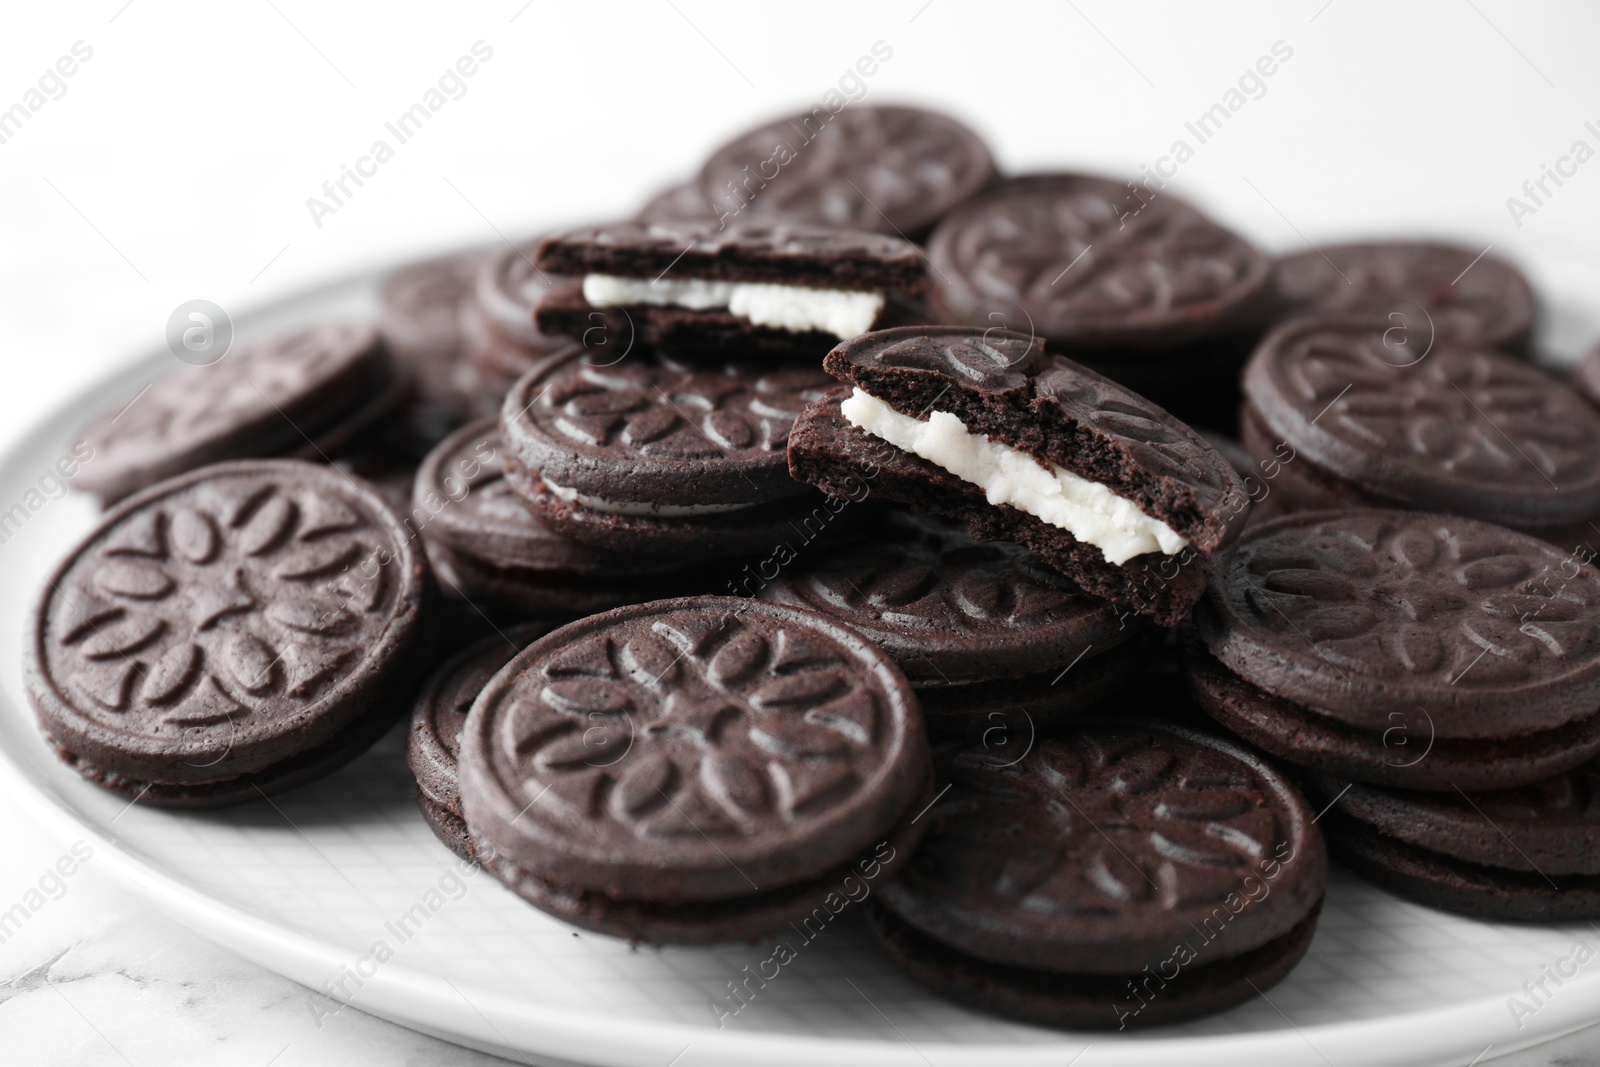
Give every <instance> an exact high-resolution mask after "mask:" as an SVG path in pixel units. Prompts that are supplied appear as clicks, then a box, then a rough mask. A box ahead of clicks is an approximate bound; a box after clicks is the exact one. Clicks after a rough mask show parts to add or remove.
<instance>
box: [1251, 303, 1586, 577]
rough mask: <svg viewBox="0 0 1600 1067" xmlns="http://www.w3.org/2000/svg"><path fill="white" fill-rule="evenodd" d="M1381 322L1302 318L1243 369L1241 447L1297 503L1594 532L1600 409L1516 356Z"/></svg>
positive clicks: (1543, 530) (1552, 531) (1270, 339)
mask: <svg viewBox="0 0 1600 1067" xmlns="http://www.w3.org/2000/svg"><path fill="white" fill-rule="evenodd" d="M1397 329H1398V328H1396V327H1395V326H1393V324H1391V323H1389V322H1388V321H1387V320H1383V319H1359V318H1321V319H1301V320H1297V321H1294V322H1289V323H1286V324H1284V325H1283V326H1280V327H1279V328H1278V329H1276V330H1274V331H1273V332H1272V333H1271V334H1269V335H1268V336H1267V339H1266V340H1265V341H1263V342H1262V344H1261V347H1260V348H1259V349H1257V351H1256V354H1255V355H1254V356H1253V357H1252V358H1251V360H1250V365H1249V367H1248V368H1247V369H1246V371H1245V378H1244V389H1245V396H1246V401H1247V403H1246V407H1245V412H1244V418H1243V437H1244V444H1245V447H1246V448H1247V449H1248V450H1249V451H1250V452H1251V454H1252V455H1255V456H1256V457H1257V458H1259V459H1266V458H1268V457H1275V458H1277V459H1280V460H1284V457H1288V459H1286V460H1284V462H1283V468H1284V469H1283V475H1282V477H1281V478H1280V479H1279V481H1278V483H1277V486H1276V487H1275V488H1276V489H1277V491H1279V492H1281V493H1283V494H1284V497H1285V500H1286V502H1290V503H1292V504H1293V505H1294V506H1295V507H1298V508H1300V509H1305V508H1313V507H1330V506H1335V505H1341V504H1353V503H1365V504H1368V505H1371V506H1379V507H1382V506H1398V507H1406V508H1412V509H1415V510H1418V511H1447V512H1452V513H1454V514H1458V515H1465V516H1468V517H1471V518H1476V519H1484V520H1486V521H1489V522H1494V523H1498V524H1500V525H1503V526H1510V527H1512V528H1514V529H1519V530H1526V531H1528V532H1531V533H1537V534H1539V535H1540V536H1543V537H1546V538H1547V539H1551V540H1558V541H1560V542H1561V543H1563V544H1569V545H1570V544H1571V543H1573V542H1572V541H1570V540H1568V537H1569V536H1572V537H1579V536H1584V535H1587V536H1588V537H1589V538H1590V539H1591V540H1593V539H1594V538H1595V536H1596V535H1595V534H1594V531H1593V530H1592V529H1589V528H1588V525H1587V524H1588V521H1589V520H1590V519H1592V518H1593V517H1595V516H1596V515H1600V412H1596V411H1595V410H1594V409H1593V408H1591V407H1590V406H1589V405H1588V404H1586V403H1585V402H1584V400H1583V398H1582V397H1580V396H1578V395H1577V394H1576V393H1575V392H1573V391H1572V390H1571V389H1570V388H1568V387H1567V386H1565V385H1563V384H1562V383H1560V382H1558V381H1556V380H1554V379H1553V378H1550V377H1549V376H1548V375H1546V374H1545V373H1544V372H1543V371H1540V370H1538V369H1537V368H1535V367H1533V366H1530V365H1529V364H1527V363H1524V362H1523V361H1521V360H1518V359H1515V358H1513V357H1511V356H1508V355H1505V354H1504V353H1501V352H1496V351H1493V350H1491V349H1488V348H1483V347H1477V346H1471V345H1464V344H1461V343H1457V342H1452V341H1450V340H1448V339H1445V338H1443V337H1438V338H1432V339H1429V338H1426V337H1419V336H1415V335H1414V334H1413V333H1411V332H1409V331H1404V330H1399V331H1398V332H1397Z"/></svg>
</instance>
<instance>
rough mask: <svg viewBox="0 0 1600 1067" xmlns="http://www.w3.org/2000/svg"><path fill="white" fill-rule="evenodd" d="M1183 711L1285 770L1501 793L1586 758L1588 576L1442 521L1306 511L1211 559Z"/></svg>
mask: <svg viewBox="0 0 1600 1067" xmlns="http://www.w3.org/2000/svg"><path fill="white" fill-rule="evenodd" d="M1192 619H1193V623H1194V632H1195V635H1196V636H1197V638H1198V641H1197V642H1192V643H1191V644H1190V646H1189V647H1186V649H1185V651H1186V653H1187V654H1188V674H1189V684H1190V687H1191V690H1192V691H1193V692H1194V695H1195V699H1196V700H1197V701H1199V703H1200V704H1201V706H1202V707H1204V708H1205V709H1206V711H1207V712H1209V713H1210V714H1211V715H1212V716H1213V717H1214V718H1215V719H1216V720H1217V721H1218V722H1220V723H1222V724H1223V725H1224V726H1226V727H1228V728H1229V729H1230V730H1232V731H1234V732H1235V733H1237V734H1239V735H1240V736H1242V737H1243V738H1244V739H1245V740H1247V741H1249V742H1250V743H1251V744H1254V745H1256V746H1258V747H1260V748H1263V749H1266V750H1267V751H1268V752H1271V753H1272V754H1273V755H1275V756H1279V757H1281V758H1282V759H1285V760H1287V761H1289V762H1291V763H1296V764H1299V765H1301V766H1303V767H1310V768H1314V769H1316V770H1320V771H1323V772H1326V773H1328V774H1334V775H1339V776H1341V777H1343V778H1345V779H1346V780H1355V781H1360V782H1371V783H1376V784H1380V785H1389V786H1394V787H1396V788H1401V789H1411V790H1424V791H1444V792H1448V791H1451V790H1454V789H1457V788H1460V789H1466V790H1474V791H1476V790H1494V789H1506V788H1512V787H1516V786H1521V785H1527V784H1530V783H1532V782H1537V781H1539V780H1540V779H1542V778H1548V777H1550V776H1552V775H1555V774H1559V773H1561V772H1563V771H1565V770H1569V769H1571V768H1572V767H1575V766H1577V765H1578V764H1581V763H1583V762H1585V761H1587V760H1588V759H1590V758H1591V757H1592V756H1594V755H1595V754H1596V753H1597V752H1600V712H1597V710H1596V709H1600V571H1596V570H1595V568H1594V567H1593V566H1592V565H1590V564H1588V563H1583V562H1580V561H1579V560H1578V559H1577V558H1575V557H1573V556H1571V555H1568V554H1566V553H1563V552H1562V551H1561V550H1560V549H1557V548H1555V547H1554V546H1552V545H1550V544H1548V543H1546V542H1544V541H1541V540H1539V539H1537V538H1534V537H1530V536H1528V535H1526V534H1521V533H1518V532H1516V531H1514V530H1508V529H1505V528H1503V527H1499V526H1491V525H1489V524H1488V523H1483V522H1476V521H1474V520H1471V519H1463V518H1459V517H1456V516H1450V515H1438V514H1427V513H1419V512H1407V511H1394V510H1377V509H1357V510H1352V511H1337V512H1334V511H1327V512H1308V513H1302V514H1296V515H1288V516H1285V517H1283V518H1279V519H1274V520H1272V521H1271V522H1267V523H1263V524H1262V525H1260V526H1252V527H1251V528H1250V529H1249V530H1247V531H1246V532H1245V534H1244V536H1243V537H1242V538H1240V540H1239V543H1238V544H1237V545H1235V546H1234V547H1233V548H1232V549H1231V550H1229V551H1228V552H1226V553H1225V554H1224V555H1223V556H1222V557H1220V558H1219V560H1218V561H1217V565H1216V571H1215V573H1214V575H1213V577H1212V582H1211V587H1210V588H1209V589H1208V590H1207V591H1206V595H1205V599H1204V600H1202V601H1201V603H1200V605H1199V606H1198V607H1197V608H1196V609H1195V611H1194V614H1193V616H1192Z"/></svg>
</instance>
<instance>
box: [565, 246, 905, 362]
mask: <svg viewBox="0 0 1600 1067" xmlns="http://www.w3.org/2000/svg"><path fill="white" fill-rule="evenodd" d="M534 263H535V265H536V266H537V267H538V268H539V269H540V270H542V271H545V272H546V273H548V274H551V275H561V276H565V277H564V278H563V280H561V281H559V282H557V283H556V284H554V285H552V286H551V287H550V289H549V290H548V291H547V292H546V293H545V294H544V295H543V296H542V297H541V298H540V300H539V304H538V308H537V309H536V311H535V313H534V320H535V322H536V323H537V325H538V328H539V329H540V330H542V331H543V332H545V333H549V334H566V335H568V336H570V337H574V338H581V337H583V336H584V334H585V333H586V332H590V331H594V330H596V329H597V328H599V329H602V330H603V331H604V334H603V335H604V336H607V337H616V338H622V339H626V340H631V341H632V342H633V343H635V344H641V345H649V346H654V347H661V348H666V349H671V350H674V351H689V352H702V351H704V352H727V353H729V354H736V355H737V356H738V357H741V358H743V357H748V356H750V355H752V354H755V353H765V352H770V353H775V354H778V355H790V356H804V355H810V356H820V355H821V354H822V353H824V352H826V351H827V350H828V349H829V348H830V347H832V346H833V345H834V344H835V343H836V342H838V341H840V340H842V339H844V338H848V337H855V336H857V335H859V334H863V333H866V332H867V331H868V330H871V329H873V328H874V326H876V325H878V324H880V323H882V322H883V321H884V319H885V317H886V316H887V315H889V314H890V313H891V299H894V300H900V301H915V300H917V299H918V298H920V297H921V295H922V293H923V291H924V290H925V289H926V288H927V275H926V273H925V268H924V266H923V259H922V253H921V252H920V251H919V250H918V249H917V247H916V246H915V245H913V244H912V243H911V242H909V241H905V240H901V239H900V238H898V237H889V236H885V235H883V234H878V233H870V232H852V231H848V230H830V229H824V228H822V227H817V226H804V225H797V224H788V223H783V224H775V225H771V226H755V225H739V226H729V227H726V228H722V227H719V226H718V224H717V223H715V222H710V221H695V220H677V221H666V222H656V223H638V222H625V223H617V224H614V225H610V226H599V227H590V228H587V229H581V230H573V231H571V232H569V233H564V234H560V235H557V236H555V237H550V238H547V239H545V240H544V241H543V242H542V243H541V244H540V245H539V251H538V254H537V255H536V257H535V259H534ZM598 336H601V334H594V333H591V339H593V338H594V337H598Z"/></svg>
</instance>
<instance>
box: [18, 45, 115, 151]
mask: <svg viewBox="0 0 1600 1067" xmlns="http://www.w3.org/2000/svg"><path fill="white" fill-rule="evenodd" d="M68 51H69V53H70V54H67V55H62V56H60V57H59V58H57V59H56V61H55V63H54V64H53V65H51V66H49V67H46V68H45V71H44V73H43V74H41V75H39V78H38V80H37V81H36V82H35V83H34V84H33V85H32V86H31V87H29V88H28V89H25V90H24V91H23V93H22V97H21V98H20V99H19V100H18V101H17V102H16V103H14V104H12V105H11V106H10V107H8V108H6V109H5V110H3V111H0V145H3V144H6V143H8V142H10V141H11V139H12V138H14V137H16V136H17V134H19V133H21V132H22V129H23V127H24V126H26V125H27V124H28V123H29V122H30V121H31V120H32V119H33V116H35V115H37V114H38V113H39V112H40V111H43V110H44V106H45V105H46V104H48V103H50V102H51V101H53V100H60V99H61V98H62V97H64V96H66V95H67V88H68V86H67V79H68V78H70V77H72V76H73V75H74V74H77V73H78V70H79V68H80V67H81V66H82V65H83V64H84V63H87V62H89V60H91V59H93V58H94V48H93V47H92V46H91V45H90V44H88V42H86V41H73V42H72V47H71V48H70V49H69V50H68Z"/></svg>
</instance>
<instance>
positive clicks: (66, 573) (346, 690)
mask: <svg viewBox="0 0 1600 1067" xmlns="http://www.w3.org/2000/svg"><path fill="white" fill-rule="evenodd" d="M430 587H431V579H430V578H429V577H428V571H427V564H426V561H425V560H424V558H423V555H422V552H421V550H420V546H418V545H417V544H416V543H415V542H413V541H412V540H411V538H410V537H409V536H407V533H406V530H405V528H404V527H403V526H402V525H401V524H400V521H399V520H398V519H397V518H396V517H395V515H394V513H393V512H392V511H390V509H389V508H388V506H387V505H386V504H385V503H384V502H383V500H382V498H381V497H380V496H379V495H378V494H377V492H376V491H375V490H373V489H371V488H370V487H367V486H364V485H363V484H361V483H359V482H357V481H356V480H354V479H351V478H349V477H348V476H346V475H344V474H341V473H340V472H338V471H335V470H334V469H332V468H330V467H323V466H315V465H312V464H309V463H300V462H296V461H293V460H251V461H239V462H234V463H222V464H217V465H215V466H211V467H205V468H202V469H200V470H197V471H193V472H191V473H189V474H186V475H182V476H180V477H177V478H173V479H171V480H169V481H165V482H161V483H159V484H157V485H155V486H152V487H151V488H149V489H147V490H145V491H144V492H142V493H140V494H138V495H137V496H134V497H131V498H129V499H128V500H125V501H123V502H122V503H121V504H119V505H118V506H117V507H115V508H113V509H112V510H111V511H110V512H108V513H107V514H106V516H105V518H104V519H102V520H101V522H100V524H99V525H98V526H96V527H95V528H94V529H93V530H91V531H90V532H89V533H88V534H87V535H86V536H85V537H84V538H83V540H82V541H81V542H80V543H79V544H78V545H77V546H75V547H74V548H73V549H72V550H71V551H70V552H69V553H68V554H67V556H66V558H65V559H64V560H63V561H62V562H61V564H60V565H59V566H58V567H57V568H56V570H55V571H54V572H53V573H52V574H51V575H50V577H49V579H48V580H47V581H46V582H45V586H44V589H43V590H42V591H41V592H40V594H39V599H38V602H37V604H36V607H35V611H34V615H33V633H32V635H31V638H30V640H29V641H28V643H27V646H26V649H25V654H24V672H25V678H26V682H27V691H28V697H29V700H30V701H31V702H32V704H33V707H34V711H35V712H36V713H37V714H38V716H39V724H40V727H41V729H42V730H43V731H44V734H45V736H46V738H47V739H48V740H49V742H50V744H51V745H52V746H53V747H54V748H55V750H56V752H57V753H58V754H59V755H60V756H61V758H62V759H63V760H64V761H65V762H66V763H67V764H68V765H70V766H72V767H73V768H74V769H75V770H77V771H78V772H79V773H80V774H82V775H83V776H84V777H85V778H88V779H90V780H91V781H93V782H95V783H97V784H99V785H103V786H105V787H106V788H108V789H113V790H115V791H117V792H119V793H123V794H126V795H128V796H132V797H137V798H139V800H140V802H141V803H145V804H151V805H157V806H164V807H214V806H218V805H222V804H230V803H236V802H240V801H247V800H254V799H256V798H257V797H259V796H260V795H261V794H262V793H272V792H278V791H281V790H284V789H287V788H289V787H291V786H294V785H298V784H300V783H302V782H306V781H310V780H312V779H314V778H318V777H321V776H323V775H325V774H328V773H330V772H331V771H333V770H334V769H336V768H338V767H339V766H341V765H343V764H344V763H346V762H347V761H349V760H350V759H352V758H354V757H355V756H356V755H358V754H359V753H360V752H362V751H363V750H365V749H366V748H367V746H368V745H370V744H371V743H372V742H373V741H375V740H377V738H378V737H379V736H380V735H381V734H382V733H383V732H384V731H385V730H386V729H387V728H388V727H389V725H390V724H391V723H393V722H394V720H395V718H396V717H397V716H398V715H399V714H400V713H401V711H402V709H403V708H404V707H405V706H406V704H407V701H408V698H409V694H410V687H411V686H412V685H414V684H415V682H416V680H417V675H418V673H419V669H418V665H419V664H425V663H426V653H427V650H426V648H425V647H423V644H424V637H425V633H426V631H425V620H426V613H427V609H428V604H427V596H428V592H429V589H430Z"/></svg>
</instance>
